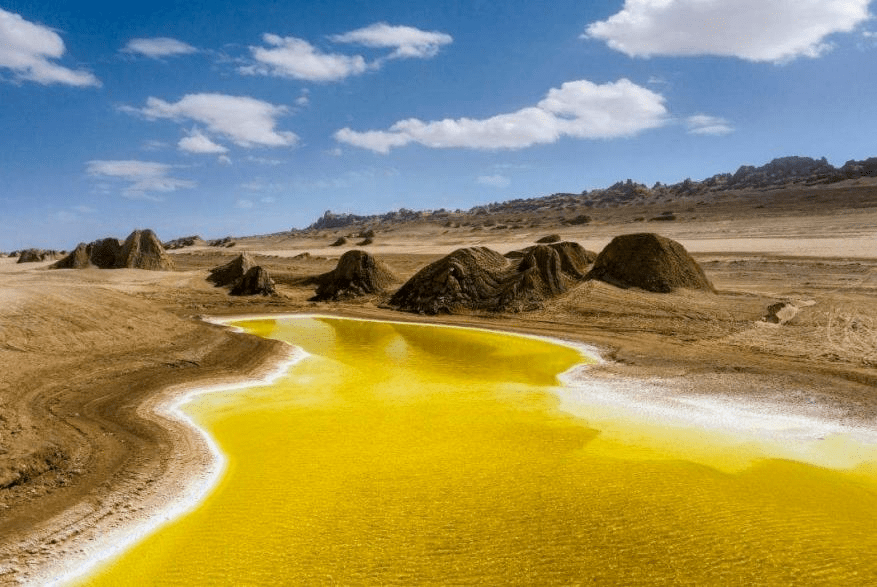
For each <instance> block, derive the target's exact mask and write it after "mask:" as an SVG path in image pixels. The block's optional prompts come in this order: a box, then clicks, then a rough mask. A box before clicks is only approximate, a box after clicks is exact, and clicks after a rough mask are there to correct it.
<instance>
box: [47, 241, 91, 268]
mask: <svg viewBox="0 0 877 587" xmlns="http://www.w3.org/2000/svg"><path fill="white" fill-rule="evenodd" d="M91 266H92V265H91V258H90V256H89V252H88V245H87V244H85V243H79V244H78V245H76V248H75V249H73V252H71V253H70V254H69V255H67V256H66V257H64V258H63V259H61V260H60V261H58V262H56V263H55V264H54V265H52V267H51V268H52V269H85V268H86V267H91Z"/></svg>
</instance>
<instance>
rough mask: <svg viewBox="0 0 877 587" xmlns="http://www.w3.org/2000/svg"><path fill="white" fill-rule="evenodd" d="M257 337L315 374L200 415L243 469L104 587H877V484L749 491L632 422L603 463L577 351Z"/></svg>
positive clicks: (268, 327) (780, 478) (390, 329)
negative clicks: (581, 399)
mask: <svg viewBox="0 0 877 587" xmlns="http://www.w3.org/2000/svg"><path fill="white" fill-rule="evenodd" d="M240 325H241V326H243V327H245V328H246V329H247V330H249V331H251V332H254V333H256V334H259V335H261V336H270V337H276V338H281V339H283V340H287V341H290V342H292V343H293V344H296V345H299V346H301V347H302V348H304V349H305V350H306V351H307V352H308V353H310V355H311V356H309V357H308V358H306V359H304V360H303V361H302V362H300V363H299V364H297V365H296V366H294V367H293V368H292V369H291V370H290V371H289V373H288V375H287V376H285V377H284V378H282V379H281V380H280V381H278V382H276V384H274V385H272V386H270V387H261V388H249V389H244V390H239V391H236V392H217V393H213V394H208V395H203V396H199V397H198V398H197V399H196V400H194V401H193V402H192V403H191V404H189V405H187V406H186V408H185V410H186V412H187V413H189V414H191V415H192V417H193V419H195V420H196V421H197V422H198V423H199V424H200V425H201V426H203V427H204V428H206V429H207V430H208V431H209V432H210V434H211V435H212V436H213V437H215V438H216V439H217V442H218V444H219V445H220V447H221V449H222V451H223V452H224V453H225V454H226V455H227V456H228V460H229V466H228V469H227V471H226V474H225V475H224V477H223V479H222V481H221V483H220V484H219V486H218V487H216V488H215V489H214V490H213V491H212V492H211V494H210V495H209V497H208V498H207V499H206V500H205V501H204V503H203V504H202V505H201V506H199V507H198V508H197V509H196V510H194V511H193V512H191V513H190V514H187V515H186V516H184V517H183V518H181V519H179V520H178V521H176V522H173V523H171V524H168V525H166V526H164V527H162V528H161V529H160V530H159V531H158V532H156V533H155V534H153V535H152V536H150V537H148V538H147V539H145V540H144V541H143V542H141V543H140V544H138V545H136V546H135V547H134V548H132V549H131V550H130V551H128V552H127V553H125V554H124V555H123V556H122V557H121V558H119V559H117V560H115V561H111V562H110V563H109V564H108V565H106V566H105V567H104V568H103V569H101V570H100V572H99V573H97V574H96V575H95V576H93V577H90V578H88V579H87V580H86V581H85V582H84V583H85V584H89V585H112V586H117V585H151V584H156V585H158V584H161V585H167V584H171V585H173V584H213V585H217V584H227V585H268V584H306V585H312V584H334V583H338V584H371V585H376V584H386V583H391V584H423V583H429V584H471V583H480V584H507V583H525V584H534V585H539V584H547V583H564V584H569V583H598V584H611V583H620V584H631V583H641V582H651V583H689V584H725V585H727V584H751V583H760V584H790V583H800V584H807V585H809V584H814V583H834V584H869V583H870V584H874V583H875V582H877V478H875V476H874V475H872V474H866V473H863V472H862V470H857V471H843V470H833V469H829V468H820V467H815V466H812V465H807V464H803V463H799V462H793V461H788V460H780V459H770V458H762V459H757V460H750V461H749V462H748V464H747V465H746V466H735V467H734V468H733V471H732V472H729V470H725V469H723V468H722V467H720V466H712V465H710V459H711V458H712V459H713V460H714V461H715V463H719V462H720V461H721V459H722V458H724V457H723V456H722V454H723V452H727V446H722V447H721V448H716V453H715V455H713V456H712V457H711V456H710V449H709V447H710V434H709V432H708V431H702V433H701V434H699V435H698V436H697V442H698V446H697V451H695V452H696V454H697V455H699V456H698V457H697V458H696V459H692V458H688V457H686V454H687V450H686V443H687V442H689V441H687V440H682V441H680V443H679V446H678V447H677V449H678V450H677V453H676V454H675V455H673V454H668V453H667V450H664V451H663V452H662V453H661V454H660V455H658V456H655V455H654V454H653V452H654V451H652V450H649V449H644V450H637V440H636V439H638V438H639V439H640V440H642V442H643V444H644V445H648V439H646V438H644V437H643V434H645V433H644V432H642V431H638V430H636V429H635V428H636V425H635V424H633V423H632V424H631V426H632V427H633V429H632V431H631V434H630V435H629V439H632V440H628V441H620V440H619V439H618V437H617V435H616V436H614V437H613V439H612V440H611V442H603V441H602V439H601V431H600V430H598V429H595V428H594V427H592V424H589V422H587V421H584V420H582V419H578V418H575V417H573V416H570V415H567V414H564V413H562V412H560V411H559V410H558V400H557V399H556V396H555V395H554V394H553V393H552V389H554V388H556V386H558V385H559V383H558V381H557V375H558V374H559V373H561V372H563V371H564V370H566V369H568V368H569V367H570V366H572V365H574V364H575V363H577V362H579V361H580V360H581V357H580V355H579V354H578V352H577V351H574V350H572V349H569V348H566V347H561V346H556V345H552V344H549V343H546V342H543V341H538V340H533V339H527V338H522V337H513V336H506V335H499V334H488V333H484V332H477V331H472V330H462V329H449V328H435V327H425V326H416V325H400V324H391V323H380V322H364V321H352V320H341V319H322V318H319V319H313V318H309V319H287V320H282V321H276V322H275V321H271V320H252V321H247V322H242V323H240ZM719 444H721V443H717V447H718V446H719ZM612 447H616V448H617V451H615V452H613V450H611V449H612ZM692 448H693V447H692ZM692 454H694V453H692ZM865 471H866V472H867V469H865Z"/></svg>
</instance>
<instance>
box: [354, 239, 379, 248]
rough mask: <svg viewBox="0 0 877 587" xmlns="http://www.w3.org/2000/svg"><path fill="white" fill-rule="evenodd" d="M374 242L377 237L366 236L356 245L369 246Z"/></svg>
mask: <svg viewBox="0 0 877 587" xmlns="http://www.w3.org/2000/svg"><path fill="white" fill-rule="evenodd" d="M374 242H375V239H373V238H371V237H366V238H364V239H362V240H361V241H359V242H358V243H356V246H357V247H367V246H368V245H370V244H372V243H374Z"/></svg>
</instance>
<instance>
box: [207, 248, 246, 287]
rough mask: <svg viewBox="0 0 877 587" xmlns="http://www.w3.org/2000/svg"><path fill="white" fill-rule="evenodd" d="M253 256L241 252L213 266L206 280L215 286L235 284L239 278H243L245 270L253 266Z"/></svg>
mask: <svg viewBox="0 0 877 587" xmlns="http://www.w3.org/2000/svg"><path fill="white" fill-rule="evenodd" d="M255 266H256V264H255V263H254V262H253V258H252V257H250V255H249V254H248V253H242V254H240V255H238V256H237V257H235V258H234V259H232V260H231V261H229V262H228V263H226V264H225V265H220V266H218V267H214V268H213V269H211V270H210V275H208V276H207V281H209V282H210V283H213V284H215V285H217V286H222V285H235V284H236V283H237V282H238V281H239V280H241V279H243V277H244V275H246V273H247V271H249V270H250V269H252V268H253V267H255Z"/></svg>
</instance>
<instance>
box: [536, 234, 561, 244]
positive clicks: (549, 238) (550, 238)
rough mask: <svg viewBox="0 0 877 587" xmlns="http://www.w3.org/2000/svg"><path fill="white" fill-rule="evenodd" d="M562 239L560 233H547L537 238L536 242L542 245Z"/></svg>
mask: <svg viewBox="0 0 877 587" xmlns="http://www.w3.org/2000/svg"><path fill="white" fill-rule="evenodd" d="M560 241H561V238H560V235H559V234H547V235H545V236H543V237H542V238H540V239H537V240H536V242H537V243H539V244H541V245H547V244H550V243H559V242H560Z"/></svg>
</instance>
